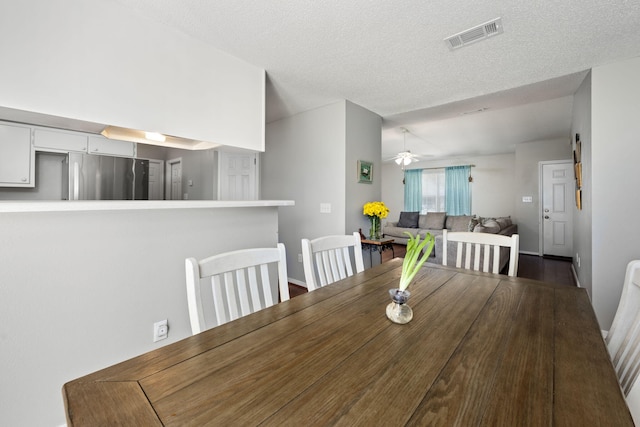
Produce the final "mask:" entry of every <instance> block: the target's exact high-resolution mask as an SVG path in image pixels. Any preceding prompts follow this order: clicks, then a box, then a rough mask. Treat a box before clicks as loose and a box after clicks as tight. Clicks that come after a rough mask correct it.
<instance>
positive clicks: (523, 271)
mask: <svg viewBox="0 0 640 427" xmlns="http://www.w3.org/2000/svg"><path fill="white" fill-rule="evenodd" d="M393 251H394V253H395V256H396V257H403V256H404V254H405V253H406V246H404V245H396V244H394V245H393ZM391 257H392V252H391V251H383V252H382V262H386V261H389V260H390V259H391ZM518 277H524V278H527V279H534V280H541V281H543V282H548V283H555V284H559V285H567V286H576V283H575V280H574V278H573V273H572V272H571V260H568V259H557V258H547V257H540V256H536V255H524V254H521V255H520V259H519V261H518ZM305 292H307V288H304V287H302V286H298V285H294V284H293V283H289V296H290V297H291V298H293V297H295V296H297V295H300V294H303V293H305Z"/></svg>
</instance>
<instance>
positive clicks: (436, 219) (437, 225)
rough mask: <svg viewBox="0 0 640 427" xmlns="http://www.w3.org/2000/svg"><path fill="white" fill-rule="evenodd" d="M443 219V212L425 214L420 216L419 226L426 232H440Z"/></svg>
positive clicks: (444, 215)
mask: <svg viewBox="0 0 640 427" xmlns="http://www.w3.org/2000/svg"><path fill="white" fill-rule="evenodd" d="M445 218H446V213H444V212H427V214H426V215H420V222H419V226H420V228H424V229H427V230H442V229H443V228H444V220H445Z"/></svg>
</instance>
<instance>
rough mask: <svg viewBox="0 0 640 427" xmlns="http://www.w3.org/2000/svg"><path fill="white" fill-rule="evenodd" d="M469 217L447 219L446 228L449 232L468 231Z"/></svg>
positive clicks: (450, 217) (460, 216) (454, 216)
mask: <svg viewBox="0 0 640 427" xmlns="http://www.w3.org/2000/svg"><path fill="white" fill-rule="evenodd" d="M471 218H473V217H472V216H471V215H452V216H448V217H447V223H446V225H447V228H448V229H449V230H450V231H469V222H470V221H471Z"/></svg>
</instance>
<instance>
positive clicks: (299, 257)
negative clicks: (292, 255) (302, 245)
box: [298, 254, 302, 262]
mask: <svg viewBox="0 0 640 427" xmlns="http://www.w3.org/2000/svg"><path fill="white" fill-rule="evenodd" d="M298 262H302V254H298Z"/></svg>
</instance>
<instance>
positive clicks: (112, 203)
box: [0, 200, 295, 213]
mask: <svg viewBox="0 0 640 427" xmlns="http://www.w3.org/2000/svg"><path fill="white" fill-rule="evenodd" d="M294 204H295V203H294V201H292V200H73V201H69V200H60V201H15V202H14V201H0V213H2V212H70V211H71V212H72V211H114V210H149V209H202V208H207V209H209V208H251V207H278V206H293V205H294Z"/></svg>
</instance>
